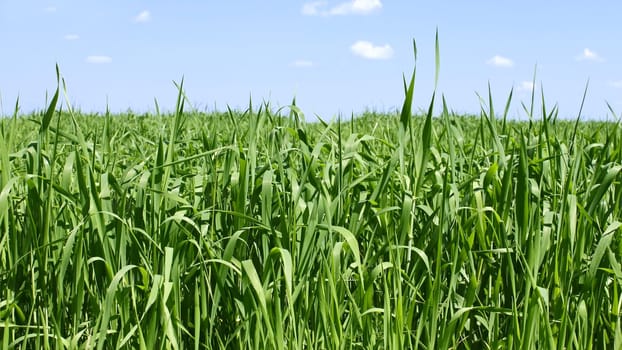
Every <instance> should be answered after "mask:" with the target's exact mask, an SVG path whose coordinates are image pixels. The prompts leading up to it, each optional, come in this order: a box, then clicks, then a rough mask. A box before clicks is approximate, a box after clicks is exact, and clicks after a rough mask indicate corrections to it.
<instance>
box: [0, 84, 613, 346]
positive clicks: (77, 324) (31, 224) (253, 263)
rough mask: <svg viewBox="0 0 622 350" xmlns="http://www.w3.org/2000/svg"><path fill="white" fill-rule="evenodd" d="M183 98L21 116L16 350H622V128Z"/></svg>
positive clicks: (8, 164)
mask: <svg viewBox="0 0 622 350" xmlns="http://www.w3.org/2000/svg"><path fill="white" fill-rule="evenodd" d="M57 95H58V94H57ZM183 100H184V99H183V95H182V94H181V93H180V100H179V103H178V107H177V111H176V112H175V113H174V114H173V115H170V116H142V115H133V114H131V113H128V114H122V115H115V116H112V115H109V114H106V115H104V116H93V115H81V114H79V113H75V112H72V111H71V110H66V111H60V110H59V109H58V108H56V102H57V100H56V98H54V99H52V102H51V103H50V107H49V108H48V110H47V111H45V112H42V113H37V114H33V115H30V116H26V117H15V118H11V119H5V120H2V121H1V122H0V126H1V130H0V189H1V192H0V232H1V235H0V264H1V265H0V266H1V270H0V339H1V341H0V347H1V348H2V349H13V348H15V349H48V348H53V349H64V348H67V349H83V348H88V349H90V348H97V349H103V348H105V349H122V348H123V349H126V348H127V349H134V348H140V349H186V348H189V349H223V348H232V349H247V348H254V349H264V348H276V349H346V348H347V349H359V348H369V349H377V348H384V349H389V348H391V349H417V348H418V349H455V348H461V349H514V348H516V349H518V348H520V349H532V348H543V349H552V348H558V349H591V348H596V349H613V348H616V349H619V348H622V332H621V330H620V327H621V326H620V317H621V305H622V302H621V301H620V289H621V287H622V269H621V266H620V262H621V259H622V239H621V231H620V225H621V223H620V222H621V209H620V208H621V206H620V205H619V203H621V202H622V198H621V196H622V182H621V181H620V180H621V178H622V175H620V172H621V170H622V142H621V141H622V129H621V128H620V126H619V124H614V123H604V122H603V123H596V122H592V123H582V122H579V123H574V122H567V121H560V120H557V118H556V112H555V110H553V111H548V112H547V111H546V110H545V109H544V108H543V111H542V116H541V117H540V118H539V119H537V118H531V119H530V121H527V122H511V121H507V120H506V119H505V117H504V118H503V119H499V120H497V119H495V117H494V116H495V113H494V110H492V106H485V107H487V108H484V109H483V111H482V113H481V115H479V116H471V117H462V116H456V115H453V114H451V113H449V112H447V110H446V109H445V112H443V113H442V115H440V116H439V117H438V118H432V116H431V113H430V114H428V115H424V116H417V117H414V118H411V115H410V103H411V101H412V85H410V87H408V86H407V98H406V103H405V105H404V109H403V110H402V114H401V116H397V115H396V116H391V115H374V114H366V115H363V116H360V117H358V118H355V119H352V120H349V121H347V122H340V121H339V120H337V121H334V122H331V123H324V122H317V123H307V122H305V121H304V118H303V116H302V114H301V113H300V111H299V110H298V109H296V108H295V107H292V110H291V113H290V114H289V115H288V116H281V115H279V114H278V113H275V112H273V111H271V110H270V108H268V106H262V107H261V108H259V109H257V110H251V109H249V110H247V111H245V112H232V111H229V112H228V113H223V114H217V113H214V114H210V115H205V114H200V113H195V112H190V113H185V112H184V111H183ZM431 110H432V109H431ZM506 111H507V109H506Z"/></svg>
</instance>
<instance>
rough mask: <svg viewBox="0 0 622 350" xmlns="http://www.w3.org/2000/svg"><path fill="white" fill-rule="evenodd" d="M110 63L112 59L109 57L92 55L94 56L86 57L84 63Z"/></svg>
mask: <svg viewBox="0 0 622 350" xmlns="http://www.w3.org/2000/svg"><path fill="white" fill-rule="evenodd" d="M110 62H112V57H110V56H99V55H94V56H87V57H86V63H93V64H105V63H110Z"/></svg>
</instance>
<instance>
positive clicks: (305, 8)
mask: <svg viewBox="0 0 622 350" xmlns="http://www.w3.org/2000/svg"><path fill="white" fill-rule="evenodd" d="M323 6H326V1H313V2H308V3H306V4H304V5H302V11H301V12H302V14H303V15H307V16H315V15H319V14H320V11H319V8H320V7H323Z"/></svg>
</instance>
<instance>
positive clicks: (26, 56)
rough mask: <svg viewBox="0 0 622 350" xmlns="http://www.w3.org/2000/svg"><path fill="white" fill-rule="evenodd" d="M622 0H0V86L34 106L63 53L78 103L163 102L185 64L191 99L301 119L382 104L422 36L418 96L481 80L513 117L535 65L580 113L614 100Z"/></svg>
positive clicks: (464, 106) (5, 101)
mask: <svg viewBox="0 0 622 350" xmlns="http://www.w3.org/2000/svg"><path fill="white" fill-rule="evenodd" d="M620 13H622V3H620V2H614V1H598V0H596V1H591V2H584V1H546V2H543V1H531V0H529V1H520V2H499V1H426V2H423V1H381V0H353V1H347V0H343V1H342V0H336V1H332V0H327V1H314V0H312V1H291V0H290V1H285V0H278V1H268V0H266V1H175V2H173V1H127V0H123V1H122V0H111V1H75V0H72V1H70V0H48V1H18V0H0V47H1V48H2V49H1V50H0V52H1V53H0V96H1V98H2V110H1V111H2V114H5V115H6V114H10V113H11V112H12V109H13V106H14V104H15V101H16V98H17V96H19V99H20V105H21V108H22V111H23V112H30V111H32V110H37V109H42V108H43V107H44V104H45V96H46V92H48V93H49V92H52V91H53V89H54V88H55V72H54V65H55V64H56V63H58V64H59V65H60V69H61V74H62V75H63V77H64V78H65V80H66V82H67V86H68V95H69V100H70V102H71V103H72V105H74V106H75V107H77V108H79V109H81V110H82V111H87V112H89V111H95V112H101V111H103V110H105V107H106V105H108V106H109V107H110V109H111V111H113V112H121V111H125V110H127V109H128V108H129V109H132V110H134V111H136V112H144V111H149V110H153V109H154V98H156V99H157V100H158V102H159V104H160V106H161V107H162V108H163V109H170V108H172V107H173V105H174V101H175V98H176V90H175V87H174V85H173V83H172V81H173V80H175V81H179V80H180V79H181V77H182V76H184V77H185V88H186V92H187V95H188V97H189V99H190V101H191V102H192V104H193V105H194V107H196V108H197V109H198V110H207V111H211V110H214V109H219V110H223V109H225V108H226V106H227V105H230V106H231V107H233V108H244V107H246V106H247V105H248V101H249V97H250V96H252V98H253V101H254V102H256V103H259V102H261V101H262V100H269V101H270V102H271V104H272V105H273V107H279V106H285V105H287V104H289V103H290V102H291V100H292V98H293V97H294V96H295V97H296V99H297V103H298V105H299V106H300V107H301V108H302V110H303V112H305V114H306V115H307V118H308V119H313V115H314V114H318V115H319V116H321V117H322V118H323V119H331V118H332V117H333V116H334V115H336V114H338V113H340V114H343V115H346V116H349V115H350V114H351V113H359V112H361V111H364V110H365V109H370V110H376V111H379V112H390V111H393V110H395V109H396V108H399V106H400V105H401V102H402V98H403V89H402V74H406V75H408V76H409V75H410V73H411V72H412V67H413V64H414V58H413V54H412V39H415V40H416V42H417V47H418V54H419V56H418V62H417V80H416V89H415V105H416V106H417V107H421V108H424V107H425V106H427V105H428V103H429V99H430V96H431V93H432V91H433V87H434V82H433V79H434V34H435V31H436V28H438V30H439V39H440V51H441V55H440V56H441V70H440V79H439V85H438V91H439V92H440V93H443V94H444V95H445V97H446V99H447V102H448V104H449V106H450V108H451V109H453V110H454V111H456V112H459V113H478V112H479V108H480V102H479V99H478V97H477V95H476V93H479V94H480V95H482V96H484V95H486V94H487V86H488V83H490V85H491V87H492V92H493V96H495V101H496V108H497V109H498V110H502V108H503V105H504V102H505V99H506V97H507V94H508V92H509V91H510V89H511V88H512V87H514V89H515V95H514V103H513V105H512V108H511V110H510V113H511V115H512V116H514V117H517V116H518V117H520V116H524V113H523V112H522V107H521V105H520V102H521V101H525V102H526V103H528V101H529V98H530V94H531V88H532V85H531V80H532V78H533V73H534V68H535V67H536V64H537V78H536V79H537V80H536V93H538V94H539V93H540V86H541V84H542V85H543V86H544V93H545V97H546V101H547V104H548V105H549V106H550V107H551V106H552V105H554V104H555V103H558V104H559V107H560V115H561V116H562V117H568V118H573V117H575V116H576V114H577V112H578V111H579V105H580V102H581V97H582V95H583V90H584V88H585V84H586V81H587V80H588V79H589V81H590V83H589V90H588V96H587V101H586V106H585V109H584V115H585V117H587V118H606V117H609V118H611V117H612V116H611V114H610V113H609V112H608V109H607V107H606V104H605V103H606V102H609V103H610V104H611V105H612V106H613V107H614V110H615V111H616V113H617V114H618V116H619V115H620V113H622V45H620V43H621V42H620V40H621V39H620V38H622V27H621V26H620V25H619V24H618V23H619V16H620V15H619V14H620Z"/></svg>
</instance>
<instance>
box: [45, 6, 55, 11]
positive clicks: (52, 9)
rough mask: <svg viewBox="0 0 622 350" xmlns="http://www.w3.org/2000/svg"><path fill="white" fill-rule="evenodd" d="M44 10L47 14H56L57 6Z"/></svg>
mask: <svg viewBox="0 0 622 350" xmlns="http://www.w3.org/2000/svg"><path fill="white" fill-rule="evenodd" d="M44 10H45V12H56V6H48V7H46V8H45V9H44Z"/></svg>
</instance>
